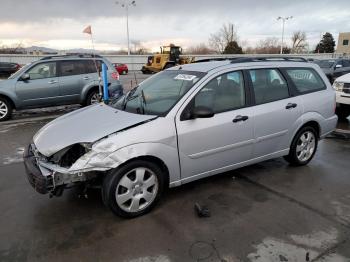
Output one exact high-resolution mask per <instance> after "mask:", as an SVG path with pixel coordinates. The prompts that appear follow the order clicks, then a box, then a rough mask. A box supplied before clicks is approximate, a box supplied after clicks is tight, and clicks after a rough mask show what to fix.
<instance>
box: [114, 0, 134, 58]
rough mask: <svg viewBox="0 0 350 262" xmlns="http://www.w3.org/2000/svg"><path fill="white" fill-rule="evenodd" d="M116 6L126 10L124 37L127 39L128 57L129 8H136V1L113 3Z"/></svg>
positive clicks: (127, 0)
mask: <svg viewBox="0 0 350 262" xmlns="http://www.w3.org/2000/svg"><path fill="white" fill-rule="evenodd" d="M115 4H116V5H119V4H120V5H121V7H124V8H125V10H126V35H127V38H128V55H130V40H129V6H136V1H130V0H126V1H117V2H115Z"/></svg>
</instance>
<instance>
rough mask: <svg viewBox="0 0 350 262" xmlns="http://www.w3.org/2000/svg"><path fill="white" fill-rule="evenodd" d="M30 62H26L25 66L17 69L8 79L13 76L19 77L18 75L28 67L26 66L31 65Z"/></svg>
mask: <svg viewBox="0 0 350 262" xmlns="http://www.w3.org/2000/svg"><path fill="white" fill-rule="evenodd" d="M31 64H32V63H30V64H26V65H25V66H23V67H22V68H21V69H19V70H18V71H17V72H15V73H13V74H12V75H11V76H10V77H9V78H8V79H14V78H17V77H19V76H20V75H22V73H23V72H24V71H26V70H27V69H28V67H29V66H30V65H31Z"/></svg>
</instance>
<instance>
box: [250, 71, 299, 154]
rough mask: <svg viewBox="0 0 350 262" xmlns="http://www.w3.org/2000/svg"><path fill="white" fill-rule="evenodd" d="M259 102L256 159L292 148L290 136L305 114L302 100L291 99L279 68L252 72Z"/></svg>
mask: <svg viewBox="0 0 350 262" xmlns="http://www.w3.org/2000/svg"><path fill="white" fill-rule="evenodd" d="M248 72H249V74H248V75H249V76H250V80H251V81H250V84H251V89H252V93H253V97H254V100H255V104H256V106H255V107H254V121H253V122H254V136H255V144H254V153H253V154H254V157H253V158H258V157H263V156H267V155H269V154H273V153H278V152H280V151H283V150H287V149H288V148H289V139H288V138H289V136H290V134H291V133H292V132H293V130H294V129H295V128H294V126H295V125H296V121H297V119H298V118H299V117H300V116H301V114H302V106H301V104H300V98H299V97H291V91H290V88H289V87H288V84H287V80H286V78H285V77H284V76H283V74H282V73H281V72H280V71H279V70H278V69H274V68H272V69H251V70H248Z"/></svg>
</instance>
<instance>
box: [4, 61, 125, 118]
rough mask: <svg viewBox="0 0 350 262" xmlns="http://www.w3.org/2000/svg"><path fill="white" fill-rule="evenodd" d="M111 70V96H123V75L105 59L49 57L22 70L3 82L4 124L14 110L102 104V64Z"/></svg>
mask: <svg viewBox="0 0 350 262" xmlns="http://www.w3.org/2000/svg"><path fill="white" fill-rule="evenodd" d="M102 63H104V64H106V65H107V67H108V72H107V74H108V82H109V87H108V88H109V93H110V96H112V97H117V96H120V95H122V94H123V88H122V85H121V83H120V82H119V74H118V73H117V72H116V70H115V68H114V66H113V65H112V64H111V63H110V62H109V61H108V60H107V59H105V58H103V57H101V56H94V57H92V56H91V55H66V56H49V57H44V58H42V59H40V60H38V61H35V62H33V63H31V64H28V65H26V66H24V67H22V68H21V69H20V70H19V71H17V72H16V73H15V74H13V75H11V76H10V77H9V78H8V79H7V80H4V81H1V82H0V121H4V120H6V119H9V118H10V117H11V114H12V110H13V109H16V110H21V109H26V108H39V107H48V106H58V105H67V104H82V105H90V104H93V103H96V102H98V101H99V84H102V83H99V74H98V73H97V71H100V70H101V64H102Z"/></svg>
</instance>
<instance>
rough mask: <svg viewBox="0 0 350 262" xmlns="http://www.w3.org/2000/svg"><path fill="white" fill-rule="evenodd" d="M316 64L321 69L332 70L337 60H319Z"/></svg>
mask: <svg viewBox="0 0 350 262" xmlns="http://www.w3.org/2000/svg"><path fill="white" fill-rule="evenodd" d="M315 63H316V64H318V65H319V66H320V67H321V68H331V67H332V66H333V65H334V63H335V60H317V61H315Z"/></svg>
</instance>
